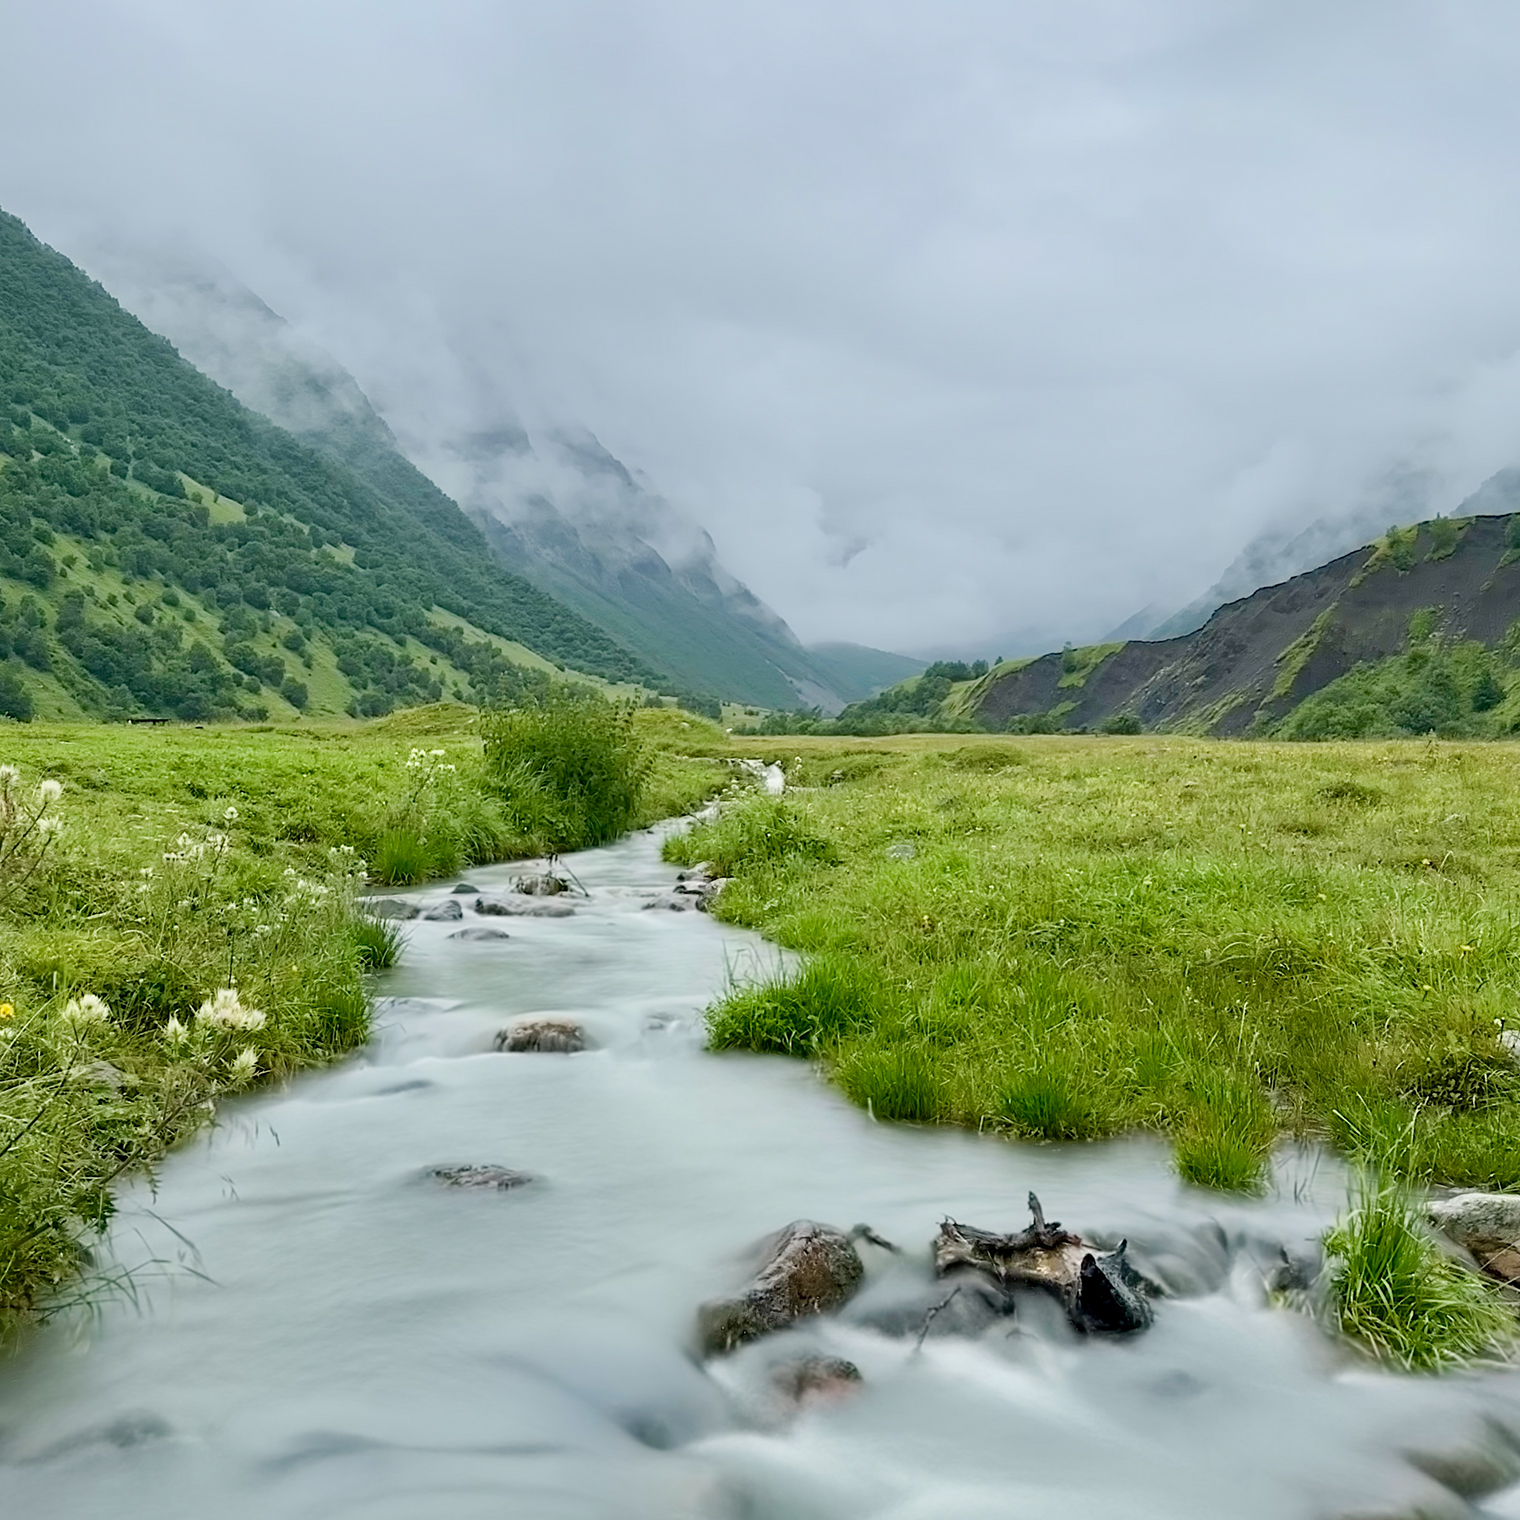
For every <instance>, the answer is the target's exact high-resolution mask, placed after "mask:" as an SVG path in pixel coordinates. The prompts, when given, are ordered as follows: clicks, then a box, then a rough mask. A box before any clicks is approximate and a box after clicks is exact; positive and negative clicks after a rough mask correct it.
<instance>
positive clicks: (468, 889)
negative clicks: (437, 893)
mask: <svg viewBox="0 0 1520 1520" xmlns="http://www.w3.org/2000/svg"><path fill="white" fill-rule="evenodd" d="M449 890H450V891H451V892H452V893H453V894H454V896H456V897H473V896H474V895H475V894H476V893H477V892H478V891H480V888H479V887H472V886H471V885H470V883H469V882H467V881H462V882H460V883H459V885H458V886H457V887H451V888H450V889H449Z"/></svg>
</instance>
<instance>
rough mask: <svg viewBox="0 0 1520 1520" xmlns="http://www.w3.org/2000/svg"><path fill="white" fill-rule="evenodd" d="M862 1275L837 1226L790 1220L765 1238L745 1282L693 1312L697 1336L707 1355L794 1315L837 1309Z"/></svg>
mask: <svg viewBox="0 0 1520 1520" xmlns="http://www.w3.org/2000/svg"><path fill="white" fill-rule="evenodd" d="M864 1275H865V1268H864V1267H863V1266H862V1265H861V1261H860V1256H859V1254H858V1253H857V1252H856V1250H855V1245H854V1242H853V1241H852V1240H851V1239H850V1238H849V1236H848V1235H846V1234H845V1233H844V1232H843V1231H842V1230H836V1229H835V1228H834V1227H833V1226H832V1225H826V1224H814V1223H813V1222H812V1221H811V1220H808V1219H799V1220H796V1221H794V1222H793V1223H792V1224H789V1225H787V1227H786V1228H785V1229H784V1230H782V1231H781V1232H780V1233H779V1234H778V1235H775V1236H773V1237H772V1238H771V1240H770V1241H769V1242H768V1243H767V1246H766V1248H765V1253H764V1257H763V1259H762V1262H761V1266H760V1269H759V1271H758V1272H756V1274H755V1276H754V1278H753V1279H752V1280H751V1281H750V1284H749V1286H748V1287H746V1288H745V1289H744V1290H743V1291H742V1292H740V1293H738V1294H736V1295H734V1296H733V1297H732V1298H719V1299H713V1300H711V1301H710V1302H708V1303H705V1304H703V1305H702V1307H701V1308H700V1309H699V1310H698V1311H697V1338H698V1341H699V1343H700V1344H701V1347H702V1350H703V1352H704V1353H705V1354H707V1355H715V1354H717V1353H720V1352H724V1351H732V1350H733V1349H734V1347H736V1346H742V1345H743V1344H744V1343H745V1342H746V1341H752V1340H756V1339H758V1338H759V1337H760V1336H762V1335H767V1334H769V1333H770V1332H771V1331H773V1330H783V1329H785V1328H786V1327H787V1326H788V1325H790V1324H794V1323H795V1322H796V1321H797V1320H799V1319H804V1318H806V1317H807V1316H809V1315H813V1314H824V1313H827V1312H828V1311H829V1310H831V1309H837V1308H839V1307H840V1305H841V1304H844V1303H847V1302H848V1301H849V1299H850V1298H851V1297H852V1296H853V1294H854V1293H855V1291H856V1289H857V1288H859V1286H860V1282H861V1278H862V1277H863V1276H864Z"/></svg>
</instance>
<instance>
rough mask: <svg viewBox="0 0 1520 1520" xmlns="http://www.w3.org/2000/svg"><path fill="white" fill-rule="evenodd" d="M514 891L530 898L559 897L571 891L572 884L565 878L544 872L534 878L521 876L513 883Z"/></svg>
mask: <svg viewBox="0 0 1520 1520" xmlns="http://www.w3.org/2000/svg"><path fill="white" fill-rule="evenodd" d="M512 890H513V891H514V892H522V893H524V894H525V895H526V896H528V897H558V896H559V894H560V893H561V892H568V891H569V890H570V883H569V882H568V881H566V880H565V879H564V878H563V877H560V876H554V875H552V874H551V873H550V872H548V871H542V872H539V873H538V874H536V875H533V876H519V877H518V878H517V880H516V881H514V882H513V883H512Z"/></svg>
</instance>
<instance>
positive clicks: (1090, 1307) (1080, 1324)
mask: <svg viewBox="0 0 1520 1520" xmlns="http://www.w3.org/2000/svg"><path fill="white" fill-rule="evenodd" d="M1126 1244H1127V1242H1125V1241H1122V1240H1121V1241H1120V1242H1119V1248H1118V1249H1117V1250H1115V1251H1109V1252H1108V1253H1106V1254H1105V1255H1102V1256H1099V1255H1097V1254H1095V1253H1092V1252H1089V1253H1088V1254H1087V1255H1086V1256H1084V1257H1083V1258H1082V1267H1081V1271H1080V1273H1079V1275H1078V1278H1077V1294H1076V1302H1075V1303H1074V1304H1073V1305H1072V1308H1071V1311H1070V1313H1071V1321H1072V1323H1073V1324H1074V1325H1076V1327H1077V1328H1078V1329H1079V1330H1085V1331H1087V1332H1088V1333H1089V1334H1091V1333H1093V1332H1095V1331H1097V1332H1101V1333H1103V1334H1107V1335H1127V1334H1129V1333H1130V1332H1131V1331H1134V1330H1146V1329H1149V1328H1150V1325H1151V1322H1152V1320H1154V1319H1155V1314H1154V1313H1153V1312H1152V1310H1151V1306H1150V1301H1149V1300H1148V1298H1147V1297H1146V1289H1145V1279H1144V1278H1143V1277H1141V1275H1140V1274H1139V1273H1138V1272H1137V1271H1135V1269H1134V1268H1133V1267H1132V1266H1131V1265H1130V1264H1129V1261H1128V1259H1127V1258H1126V1256H1125V1247H1126Z"/></svg>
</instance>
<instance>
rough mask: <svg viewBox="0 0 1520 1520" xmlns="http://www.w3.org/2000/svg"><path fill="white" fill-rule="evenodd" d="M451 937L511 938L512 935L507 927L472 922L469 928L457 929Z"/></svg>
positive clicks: (476, 938)
mask: <svg viewBox="0 0 1520 1520" xmlns="http://www.w3.org/2000/svg"><path fill="white" fill-rule="evenodd" d="M449 938H450V939H475V940H480V939H511V938H512V936H511V935H510V934H508V933H507V931H506V930H505V929H498V928H497V927H496V925H495V924H471V925H470V927H469V928H468V929H456V930H455V931H454V932H453V933H452V934H451V935H449Z"/></svg>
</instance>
